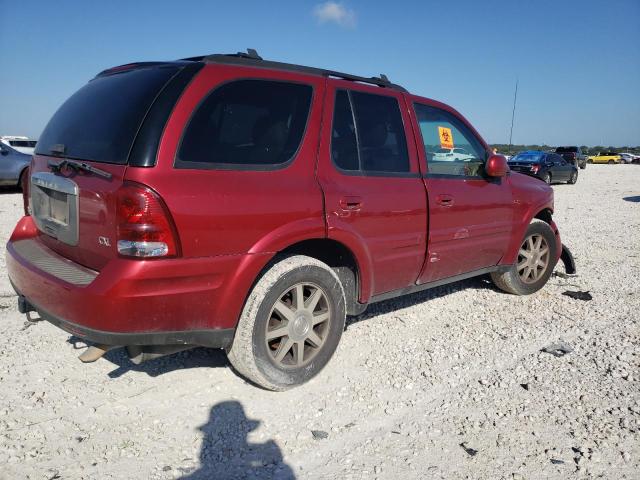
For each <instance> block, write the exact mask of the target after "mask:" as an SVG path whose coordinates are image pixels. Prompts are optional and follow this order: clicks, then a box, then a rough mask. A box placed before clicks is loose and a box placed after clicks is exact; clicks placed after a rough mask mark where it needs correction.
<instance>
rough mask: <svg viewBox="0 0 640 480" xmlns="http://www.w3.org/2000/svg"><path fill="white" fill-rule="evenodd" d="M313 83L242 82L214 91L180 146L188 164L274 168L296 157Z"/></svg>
mask: <svg viewBox="0 0 640 480" xmlns="http://www.w3.org/2000/svg"><path fill="white" fill-rule="evenodd" d="M312 92H313V90H312V88H311V86H309V85H301V84H293V83H285V82H274V81H268V80H239V81H236V82H232V83H228V84H226V85H223V86H221V87H219V88H217V89H215V90H214V91H213V92H211V93H210V94H209V96H208V97H207V98H206V99H205V100H204V101H203V102H202V103H201V104H200V106H199V107H198V108H197V110H196V112H195V113H194V114H193V116H192V118H191V120H190V121H189V124H188V126H187V128H186V130H185V132H184V135H183V138H182V142H181V144H180V149H179V150H178V158H177V161H176V166H177V167H182V168H256V169H261V168H273V167H274V166H281V165H283V164H286V163H288V162H289V161H291V160H292V159H293V157H294V155H295V153H296V151H297V150H298V147H299V146H300V142H301V141H302V137H303V134H304V131H305V127H306V123H307V117H308V115H309V109H310V107H311V97H312Z"/></svg>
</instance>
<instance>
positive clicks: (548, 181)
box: [542, 172, 551, 185]
mask: <svg viewBox="0 0 640 480" xmlns="http://www.w3.org/2000/svg"><path fill="white" fill-rule="evenodd" d="M542 181H543V182H544V183H546V184H547V185H551V174H550V173H549V172H547V173H545V174H544V175H543V176H542Z"/></svg>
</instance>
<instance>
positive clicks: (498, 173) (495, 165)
mask: <svg viewBox="0 0 640 480" xmlns="http://www.w3.org/2000/svg"><path fill="white" fill-rule="evenodd" d="M484 171H485V172H486V173H487V175H489V176H490V177H504V176H505V175H506V174H507V172H508V171H509V165H508V164H507V159H506V158H505V157H504V156H503V155H496V154H493V155H491V156H490V157H489V160H487V165H486V167H485V168H484Z"/></svg>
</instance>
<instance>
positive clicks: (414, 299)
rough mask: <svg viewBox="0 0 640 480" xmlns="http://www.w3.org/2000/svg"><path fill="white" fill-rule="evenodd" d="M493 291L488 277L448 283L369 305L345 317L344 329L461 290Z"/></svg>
mask: <svg viewBox="0 0 640 480" xmlns="http://www.w3.org/2000/svg"><path fill="white" fill-rule="evenodd" d="M469 289H473V290H494V291H498V290H497V289H496V287H494V285H493V283H491V280H489V277H488V276H479V277H475V278H470V279H468V280H462V281H460V282H455V283H450V284H448V285H443V286H441V287H436V288H432V289H429V290H425V291H423V292H418V293H412V294H411V295H405V296H402V297H398V298H393V299H391V300H385V301H384V302H380V303H374V304H373V305H369V308H367V311H366V312H364V313H363V314H362V315H358V316H357V317H347V322H346V323H347V324H346V328H349V326H351V325H353V324H354V323H358V322H361V321H363V320H368V319H370V318H373V317H375V316H377V315H382V314H385V313H390V312H393V311H395V310H400V309H401V308H409V307H413V306H414V305H417V304H419V303H423V302H426V301H428V300H434V299H436V298H441V297H446V296H447V295H450V294H452V293H456V292H460V291H462V290H469Z"/></svg>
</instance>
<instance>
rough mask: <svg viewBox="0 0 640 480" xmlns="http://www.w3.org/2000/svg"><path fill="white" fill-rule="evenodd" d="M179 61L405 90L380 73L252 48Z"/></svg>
mask: <svg viewBox="0 0 640 480" xmlns="http://www.w3.org/2000/svg"><path fill="white" fill-rule="evenodd" d="M181 61H191V62H205V63H220V64H225V65H243V66H249V67H258V68H272V69H277V70H286V71H291V72H300V73H307V74H310V75H319V76H322V77H333V78H340V79H343V80H350V81H352V82H361V83H369V84H372V85H377V86H379V87H383V88H391V89H394V90H400V91H402V92H406V89H404V88H403V87H401V86H400V85H396V84H395V83H391V82H390V81H389V79H388V78H387V76H386V75H384V74H380V76H378V77H361V76H358V75H352V74H350V73H343V72H337V71H335V70H325V69H322V68H315V67H306V66H304V65H296V64H293V63H283V62H274V61H271V60H264V59H263V58H262V57H261V56H260V55H258V52H256V51H255V50H254V49H253V48H249V49H247V53H244V52H238V53H229V54H223V53H214V54H212V55H203V56H199V57H189V58H182V59H181Z"/></svg>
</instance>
